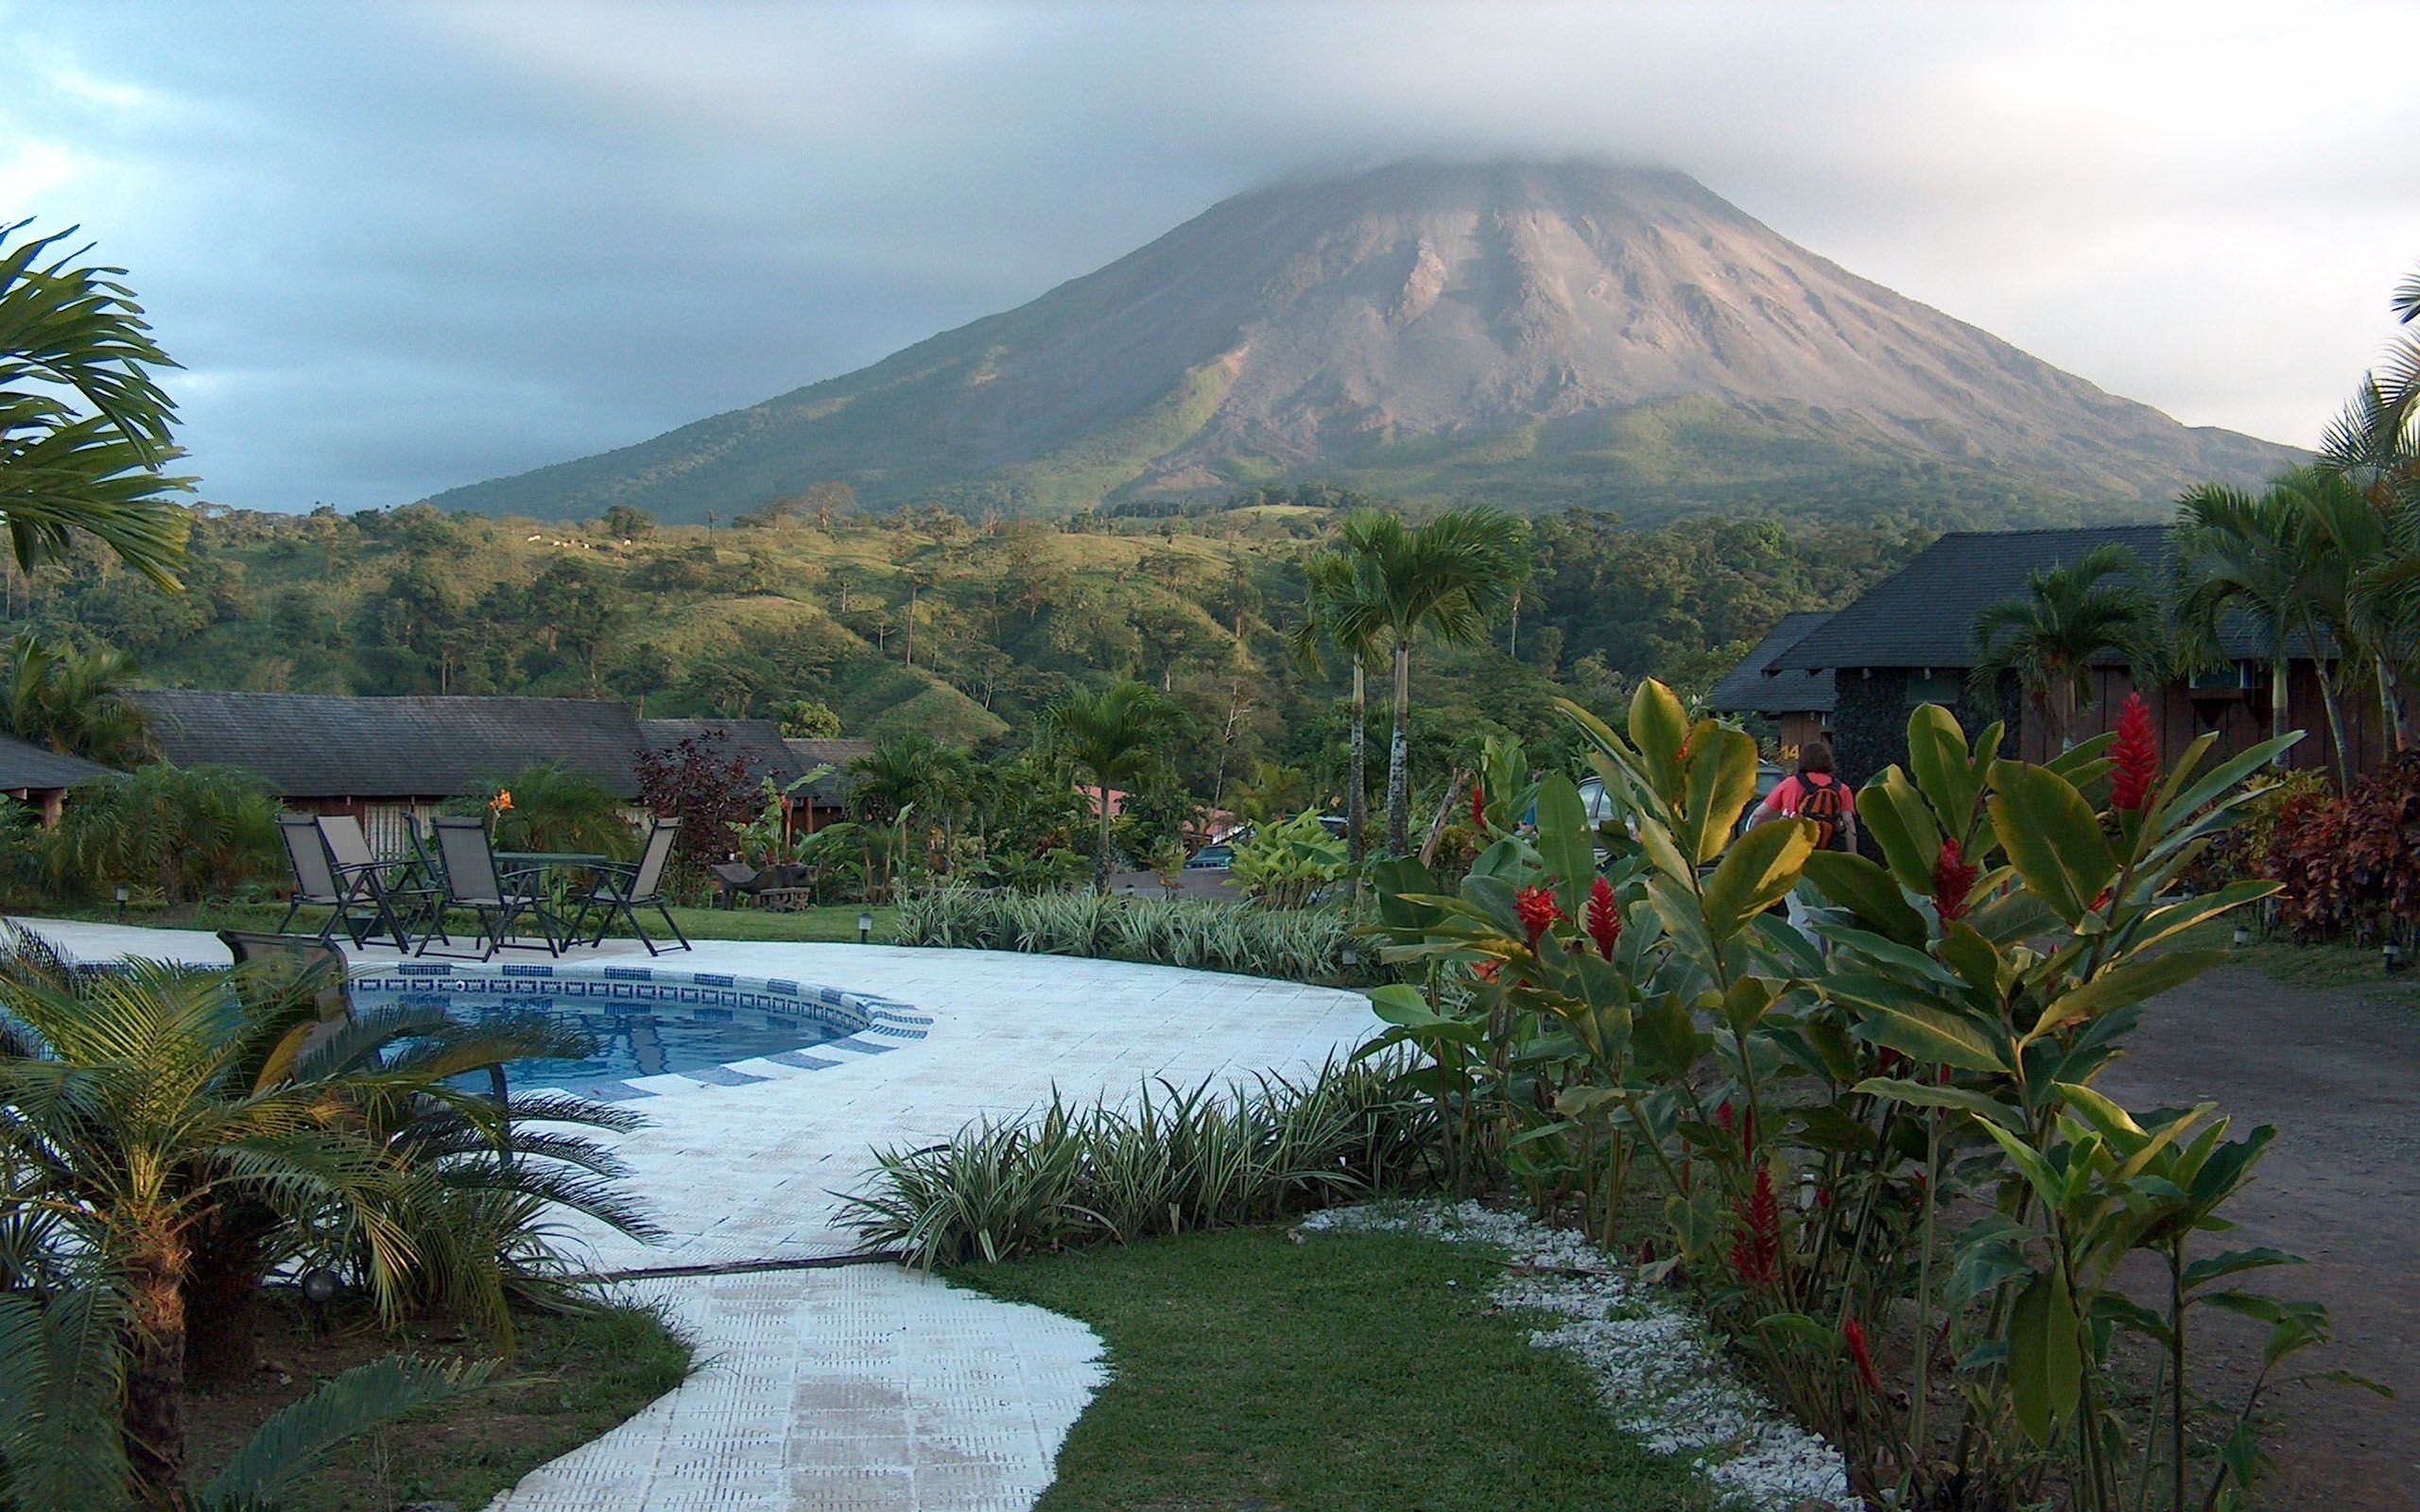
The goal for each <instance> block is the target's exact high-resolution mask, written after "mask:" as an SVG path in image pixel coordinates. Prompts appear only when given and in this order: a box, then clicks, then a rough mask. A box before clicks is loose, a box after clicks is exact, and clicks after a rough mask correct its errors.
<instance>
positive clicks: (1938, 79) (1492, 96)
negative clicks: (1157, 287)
mask: <svg viewBox="0 0 2420 1512" xmlns="http://www.w3.org/2000/svg"><path fill="white" fill-rule="evenodd" d="M0 36H5V37H7V38H8V39H9V40H8V42H7V43H6V45H5V46H4V47H0V223H5V222H7V221H10V220H15V219H18V218H21V217H23V216H26V215H32V216H35V217H37V223H38V225H40V226H42V227H43V228H47V229H58V228H61V227H64V226H66V225H68V224H70V223H80V224H81V225H82V227H83V228H84V232H85V234H86V235H87V236H89V237H91V238H93V239H95V240H96V241H97V243H98V251H99V254H100V255H101V257H102V258H103V259H104V260H106V261H108V262H111V263H115V264H120V265H123V266H126V267H128V268H129V269H130V270H131V280H130V282H131V283H133V285H134V286H135V288H136V289H137V290H138V291H139V292H140V293H141V294H142V296H143V297H144V300H145V302H146V303H147V305H148V306H149V308H150V310H151V313H152V316H153V318H154V323H155V324H156V325H157V327H158V329H159V333H160V336H161V339H162V341H163V342H164V345H165V346H166V347H167V348H168V350H169V351H170V352H172V353H173V354H174V355H175V356H177V357H178V358H179V360H181V361H182V363H183V364H184V365H185V368H186V369H187V370H186V371H185V372H183V373H182V374H178V375H174V378H173V382H172V384H171V388H172V391H173V392H174V393H175V394H176V395H177V396H178V397H179V398H180V399H181V400H182V404H183V406H184V412H185V425H184V427H183V431H182V436H183V439H184V440H185V441H186V443H187V445H188V446H189V448H190V449H191V451H192V453H193V459H192V464H191V465H192V468H193V470H194V471H197V472H199V473H200V475H201V477H202V480H203V492H204V495H205V496H206V497H209V498H212V499H216V500H218V501H221V502H224V503H229V504H238V505H246V506H251V507H271V508H304V507H309V506H310V505H311V504H312V503H313V502H314V501H319V500H326V501H329V502H333V503H335V504H337V505H338V506H339V507H344V508H347V509H352V508H359V507H371V506H382V505H390V504H397V503H403V502H406V501H408V500H411V499H415V498H419V497H423V496H425V495H427V494H429V493H432V492H434V491H436V490H440V489H442V488H446V487H450V486H452V485H455V484H459V483H470V482H475V481H477V480H479V479H482V478H487V477H492V476H495V475H497V474H499V473H505V472H518V471H521V470H523V469H526V468H529V467H534V466H538V465H541V464H544V463H546V462H550V461H557V460H561V459H562V458H565V457H571V456H577V455H584V454H586V453H590V452H594V451H598V450H602V449H604V448H606V447H610V446H614V445H619V444H622V443H626V442H630V441H635V440H639V439H643V438H646V437H648V436H651V435H654V434H656V433H658V432H660V431H663V430H666V429H668V428H670V427H671V426H673V425H676V424H679V423H681V422H683V421H689V420H694V419H697V418H700V417H701V416H704V415H707V414H711V413H714V412H716V411H718V410H724V409H729V408H732V407H735V406H737V405H740V404H750V403H752V402H754V401H756V400H760V399H765V398H769V397H770V396H771V395H773V394H776V393H779V392H782V391H784V390H786V389H788V388H792V387H798V386H799V385H801V384H804V383H808V382H812V381H814V380H816V379H819V378H824V377H829V376H832V375H834V374H836V373H840V372H845V371H848V370H849V369H853V368H856V367H859V366H862V365H863V364H865V363H867V362H870V361H873V359H875V358H877V357H880V356H882V355H884V354H886V353H887V352H891V351H893V350H895V349H897V348H899V347H901V346H904V345H906V344H907V343H908V342H910V341H913V340H916V339H918V338H920V337H923V336H925V335H930V334H932V333H933V332H935V331H937V330H940V329H942V328H945V327H948V326H953V325H957V324H961V323H963V322H964V321H966V320H969V319H972V318H976V317H977V316H981V315H985V314H989V313H991V312H992V311H994V310H998V309H1002V308H1006V307H1008V306H1011V305H1013V304H1016V303H1020V302H1022V301H1025V300H1027V299H1029V298H1031V297H1032V296H1034V295H1036V294H1038V293H1040V292H1041V291H1043V290H1044V289H1046V288H1047V287H1049V286H1050V285H1052V284H1054V283H1060V282H1062V281H1063V280H1065V279H1069V278H1073V277H1076V276H1079V275H1080V274H1082V273H1085V272H1088V271H1090V270H1091V269H1093V268H1094V267H1097V266H1099V265H1100V264H1102V263H1105V262H1107V261H1109V260H1110V259H1112V258H1114V257H1116V256H1118V255H1119V254H1121V253H1123V252H1126V251H1128V250H1130V249H1132V248H1133V247H1135V246H1137V245H1139V244H1140V243H1142V242H1144V241H1146V240H1149V239H1150V238H1151V237H1152V236H1155V235H1157V234H1158V233H1159V232H1163V231H1165V230H1167V228H1168V227H1170V226H1172V225H1174V224H1176V223H1177V222H1179V221H1182V220H1184V219H1185V218H1187V217H1188V216H1190V215H1194V214H1196V213H1198V212H1199V211H1201V209H1203V208H1204V207H1206V206H1207V205H1209V204H1210V203H1211V202H1213V201H1215V200H1217V199H1219V198H1222V197H1224V196H1226V195H1229V194H1233V193H1236V191H1238V190H1242V189H1246V188H1249V187H1252V186H1253V185H1254V184H1255V183H1258V182H1261V181H1263V180H1268V179H1271V178H1274V177H1277V176H1280V175H1283V174H1288V173H1292V172H1297V171H1301V170H1304V169H1306V168H1310V169H1316V168H1322V167H1328V166H1337V167H1351V166H1357V165H1365V164H1369V163H1378V162H1383V161H1386V160H1388V159H1390V158H1393V157H1398V156H1408V155H1413V154H1431V155H1435V154H1441V153H1443V154H1462V153H1471V154H1476V153H1482V152H1483V153H1488V154H1501V153H1506V152H1527V151H1536V152H1540V153H1551V154H1556V155H1568V154H1591V155H1599V156H1603V157H1606V158H1611V159H1616V160H1621V161H1630V162H1640V163H1653V164H1658V165H1666V166H1671V167H1677V168H1680V169H1683V170H1685V171H1686V172H1688V173H1691V174H1694V175H1696V176H1697V177H1698V178H1699V179H1700V180H1703V181H1704V182H1705V183H1706V184H1707V185H1708V186H1709V187H1710V188H1712V189H1713V190H1715V191H1716V192H1717V193H1719V194H1720V195H1722V196H1724V197H1725V198H1729V199H1731V200H1732V201H1733V202H1734V203H1736V204H1737V205H1738V206H1739V207H1740V208H1741V209H1743V210H1745V211H1747V212H1748V213H1749V214H1751V215H1755V216H1757V217H1758V218H1760V219H1762V220H1764V221H1765V222H1766V223H1768V224H1769V225H1771V226H1772V227H1773V228H1774V229H1776V230H1777V231H1779V232H1782V234H1784V235H1786V236H1789V237H1790V238H1792V239H1794V240H1796V241H1798V242H1800V243H1802V244H1804V245H1806V247H1808V248H1811V249H1814V250H1815V251H1817V252H1820V253H1822V254H1824V255H1825V256H1828V257H1830V258H1832V259H1834V260H1835V261H1837V262H1840V263H1841V264H1843V265H1845V266H1848V267H1849V268H1851V269H1852V270H1854V271H1857V272H1859V273H1862V274H1865V275H1867V276H1868V277H1871V278H1875V279H1877V280H1879V281H1880V282H1882V283H1887V284H1890V285H1891V286H1893V287H1894V288H1896V289H1898V290H1900V291H1901V292H1903V293H1905V294H1909V295H1910V296H1913V297H1914V298H1917V299H1920V300H1923V301H1927V303H1931V304H1934V305H1937V306H1939V307H1940V308H1942V309H1944V310H1945V311H1947V312H1948V313H1950V314H1952V315H1954V316H1957V317H1960V318H1963V319H1967V320H1971V321H1974V322H1975V323H1977V324H1979V325H1981V326H1983V327H1984V328H1985V329H1987V330H1990V331H1992V332H1994V333H1996V334H1997V335H2001V336H2004V337H2007V338H2008V339H2010V340H2012V341H2014V342H2015V343H2016V344H2017V345H2018V346H2020V347H2023V348H2025V349H2027V350H2028V351H2030V352H2033V353H2034V354H2035V355H2037V356H2040V357H2043V358H2045V359H2047V360H2048V361H2050V362H2053V363H2056V364H2057V365H2059V366H2061V367H2063V368H2066V369H2070V370H2072V371H2075V372H2078V373H2081V374H2083V376H2084V377H2086V378H2089V379H2091V380H2093V381H2094V382H2096V383H2099V384H2100V385H2101V386H2103V387H2107V388H2110V389H2113V390H2115V391H2117V392H2118V393H2121V394H2125V395H2127V396H2129V397H2132V398H2135V399H2140V400H2144V401H2147V402H2149V403H2151V404H2156V405H2158V406H2160V407H2161V408H2163V409H2166V410H2167V411H2169V413H2170V414H2173V415H2175V416H2176V417H2177V418H2179V419H2180V420H2184V421H2187V422H2190V423H2195V424H2217V425H2226V426H2232V427H2235V428H2237V429H2240V430H2246V431H2250V432H2253V433H2254V434H2256V435H2259V436H2264V437H2267V438H2272V439H2275V440H2282V441H2291V442H2297V443H2302V444H2308V443H2310V442H2312V441H2314V440H2315V439H2316V438H2317V437H2318V435H2319V432H2320V430H2321V427H2322V426H2323V425H2324V424H2325V421H2326V419H2327V418H2328V416H2329V415H2330V414H2331V413H2332V412H2333V411H2334V410H2335V408H2336V407H2337V405H2338V404H2340V403H2341V402H2342V398H2343V396H2344V394H2345V393H2346V392H2347V391H2349V389H2350V388H2351V387H2352V385H2353V384H2354V383H2355V382H2356V381H2357V379H2358V378H2359V374H2360V373H2361V371H2362V370H2363V369H2365V368H2366V367H2367V366H2368V364H2369V363H2370V362H2371V360H2372V359H2373V358H2374V357H2375V355H2376V354H2377V351H2378V350H2379V348H2380V347H2381V345H2382V344H2383V343H2384V342H2385V340H2386V339H2387V337H2388V336H2389V335H2390V334H2391V331H2390V326H2389V322H2388V316H2387V309H2386V300H2387V295H2388V292H2389V290H2390V289H2391V288H2392V286H2393V285H2394V282H2395V280H2396V279H2397V278H2398V277H2399V276H2401V275H2402V274H2403V273H2405V272H2407V271H2409V270H2410V269H2411V268H2412V267H2414V266H2420V169H2415V166H2414V163H2413V158H2412V152H2411V146H2412V144H2413V143H2414V142H2415V141H2420V89H2415V88H2414V86H2413V82H2412V77H2411V73H2410V68H2409V60H2411V59H2412V58H2413V57H2415V56H2420V6H2412V5H2408V4H2405V5H2393V6H2387V5H2380V6H2337V5H2324V4H2318V3H2313V0H2294V3H2290V4H2272V5H2262V6H2258V7H2248V8H2244V9H2239V10H2238V9H2232V8H2230V7H2227V6H2225V5H2220V4H2210V3H2204V4H2198V5H2191V6H2175V7H2160V8H2152V7H2127V6H2124V5H2119V4H2113V3H2109V0H2103V3H2100V4H2093V5H2079V6H2075V7H2072V8H2058V7H2052V6H2048V5H2038V4H2034V5H2024V6H2016V7H2010V8H2007V9H1995V8H1986V7H1982V6H1979V5H1921V6H1918V5H1907V6H1899V5H1875V4H1869V5H1819V4H1810V3H1804V0H1799V3H1781V0H1775V3H1772V4H1768V5H1758V6H1723V5H1706V4H1700V5H1691V6H1686V7H1684V6H1681V5H1678V4H1670V5H1641V6H1636V7H1615V6H1608V5H1605V4H1602V3H1598V4H1590V5H1576V6H1569V7H1557V6H1546V5H1537V6H1522V5H1517V4H1508V3H1504V0H1495V3H1488V4H1471V5H1464V6H1435V7H1418V6H1413V5H1409V4H1400V3H1397V4H1386V5H1380V6H1372V7H1363V6H1356V5H1346V4H1341V3H1338V4H1295V5H1289V6H1267V7H1257V6H1253V5H1249V4H1242V3H1236V0H1226V3H1221V4H1217V5H1199V6H1184V5H1157V6H1154V5H1147V4H1131V3H1130V4H1123V5H1111V4H1107V3H1099V4H1075V5H1033V6H1012V5H1005V4H1000V5H908V4H878V5H877V4H872V3H869V4H862V5H855V6H842V5H835V6H829V7H821V8H819V7H810V6H802V5H780V6H775V5H762V6H749V5H707V4H701V3H679V4H675V3H671V0H666V3H663V4H659V5H651V6H648V5H631V6H606V5H598V4H581V5H577V6H568V5H566V6H557V5H541V4H502V3H490V4H476V5H473V4H462V5H407V4H389V5H384V6H367V7H356V6H351V5H346V6H337V5H333V4H328V5H318V4H314V5H295V6H274V5H245V6H237V5H232V4H211V3H208V0H193V3H187V4H182V5H173V6H171V5H141V4H122V5H112V6H103V5H100V4H97V3H93V4H65V3H61V0H37V3H17V0H0Z"/></svg>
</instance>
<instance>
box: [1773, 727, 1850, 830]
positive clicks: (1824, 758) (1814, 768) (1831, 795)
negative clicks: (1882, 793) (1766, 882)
mask: <svg viewBox="0 0 2420 1512" xmlns="http://www.w3.org/2000/svg"><path fill="white" fill-rule="evenodd" d="M1800 818H1803V819H1808V820H1811V821H1813V822H1814V823H1815V824H1817V825H1819V826H1824V827H1825V828H1826V829H1827V830H1828V831H1829V833H1824V834H1823V835H1821V836H1820V837H1819V838H1818V840H1817V842H1816V843H1817V846H1818V847H1819V848H1820V849H1822V850H1826V851H1854V850H1856V849H1857V795H1856V794H1855V793H1853V792H1851V791H1849V784H1848V783H1846V782H1841V780H1840V778H1839V777H1837V776H1835V775H1834V774H1833V772H1832V747H1829V746H1826V745H1824V743H1823V742H1822V741H1820V740H1810V741H1808V742H1807V743H1806V745H1804V746H1802V747H1799V749H1798V771H1797V773H1796V774H1795V775H1793V776H1789V777H1785V778H1783V779H1782V780H1781V782H1779V783H1777V784H1776V785H1775V786H1774V788H1773V790H1772V792H1771V793H1768V794H1766V795H1765V801H1764V802H1763V803H1762V804H1761V805H1760V806H1759V807H1758V808H1757V810H1756V820H1755V822H1756V823H1758V824H1762V823H1764V822H1765V821H1766V820H1767V819H1800Z"/></svg>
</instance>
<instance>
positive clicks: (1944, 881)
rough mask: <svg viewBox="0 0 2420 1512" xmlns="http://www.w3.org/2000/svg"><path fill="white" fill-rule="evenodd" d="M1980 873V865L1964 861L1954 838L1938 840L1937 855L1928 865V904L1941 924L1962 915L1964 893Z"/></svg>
mask: <svg viewBox="0 0 2420 1512" xmlns="http://www.w3.org/2000/svg"><path fill="white" fill-rule="evenodd" d="M1981 875H1982V868H1979V867H1975V866H1970V865H1968V864H1967V862H1966V857H1965V855H1964V853H1963V852H1962V851H1960V850H1959V848H1958V842H1957V841H1955V840H1944V841H1943V842H1941V854H1940V855H1939V856H1938V857H1937V858H1935V859H1934V861H1933V864H1932V906H1933V911H1934V912H1936V913H1938V914H1940V915H1941V921H1942V922H1943V923H1944V924H1951V923H1955V922H1957V921H1958V920H1959V919H1963V918H1965V917H1966V895H1967V894H1968V893H1970V892H1972V891H1974V890H1975V879H1976V878H1977V877H1979V876H1981Z"/></svg>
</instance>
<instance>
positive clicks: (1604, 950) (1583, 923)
mask: <svg viewBox="0 0 2420 1512" xmlns="http://www.w3.org/2000/svg"><path fill="white" fill-rule="evenodd" d="M1580 927H1581V928H1582V929H1583V930H1586V931H1587V932H1588V937H1589V938H1590V939H1593V940H1595V941H1596V942H1597V954H1599V955H1601V956H1603V957H1604V958H1605V959H1607V960H1609V961H1610V960H1612V959H1613V958H1614V947H1615V946H1616V944H1618V943H1620V941H1621V937H1622V910H1621V905H1620V904H1619V903H1617V902H1614V885H1613V884H1612V883H1610V882H1607V881H1606V880H1605V879H1604V878H1602V877H1599V878H1598V879H1597V880H1596V881H1595V882H1594V883H1592V884H1591V885H1589V888H1588V906H1586V907H1585V908H1582V910H1580Z"/></svg>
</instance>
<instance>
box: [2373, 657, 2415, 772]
mask: <svg viewBox="0 0 2420 1512" xmlns="http://www.w3.org/2000/svg"><path fill="white" fill-rule="evenodd" d="M2376 664H2377V676H2378V728H2379V730H2381V731H2383V735H2382V738H2383V740H2384V741H2385V744H2386V748H2387V749H2388V750H2389V751H2390V752H2392V753H2394V755H2398V756H2400V755H2401V754H2403V752H2404V751H2405V750H2407V749H2409V748H2410V741H2409V738H2408V737H2407V736H2406V735H2405V734H2404V730H2403V698H2402V696H2401V695H2399V694H2397V693H2396V692H2395V689H2394V668H2392V667H2390V666H2388V665H2387V660H2386V658H2384V657H2379V658H2378V659H2377V663H2376Z"/></svg>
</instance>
